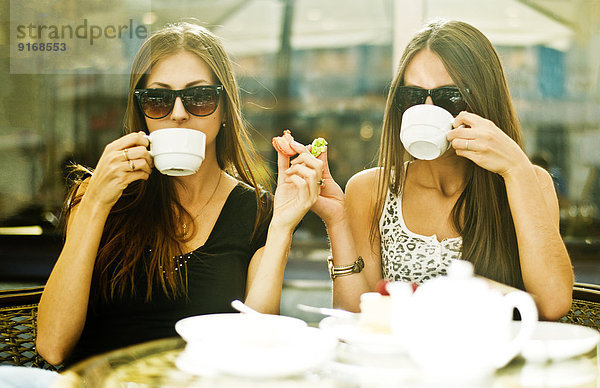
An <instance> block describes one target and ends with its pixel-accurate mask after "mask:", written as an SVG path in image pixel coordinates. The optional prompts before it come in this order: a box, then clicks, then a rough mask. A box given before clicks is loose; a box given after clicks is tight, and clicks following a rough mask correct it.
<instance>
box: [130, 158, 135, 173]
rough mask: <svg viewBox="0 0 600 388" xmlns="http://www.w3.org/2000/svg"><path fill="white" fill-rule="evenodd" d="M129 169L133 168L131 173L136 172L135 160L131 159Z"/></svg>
mask: <svg viewBox="0 0 600 388" xmlns="http://www.w3.org/2000/svg"><path fill="white" fill-rule="evenodd" d="M129 168H131V171H135V164H134V163H133V159H129Z"/></svg>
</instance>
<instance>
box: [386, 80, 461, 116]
mask: <svg viewBox="0 0 600 388" xmlns="http://www.w3.org/2000/svg"><path fill="white" fill-rule="evenodd" d="M463 91H464V92H465V93H470V90H469V89H463ZM428 96H431V99H432V100H433V104H434V105H437V106H439V107H441V108H444V109H446V110H447V111H448V112H450V114H452V116H455V117H456V116H458V114H459V113H460V112H462V111H463V110H466V109H467V102H466V101H465V98H464V97H463V94H462V92H461V90H460V89H459V88H457V87H456V86H442V87H441V88H435V89H423V88H418V87H415V86H399V87H398V89H397V90H396V95H395V97H394V103H395V105H396V108H398V110H399V111H400V113H401V114H402V113H404V111H405V110H407V109H408V108H410V107H411V106H413V105H419V104H424V103H425V100H427V97H428Z"/></svg>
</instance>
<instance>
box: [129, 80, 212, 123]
mask: <svg viewBox="0 0 600 388" xmlns="http://www.w3.org/2000/svg"><path fill="white" fill-rule="evenodd" d="M222 92H223V85H202V86H194V87H191V88H186V89H180V90H172V89H136V90H135V91H134V92H133V93H134V95H135V98H136V99H137V101H138V104H139V107H140V109H141V110H142V112H143V113H144V116H146V117H148V118H151V119H162V118H163V117H166V116H167V115H168V114H169V113H171V111H172V110H173V106H174V105H175V100H176V99H177V97H180V98H181V102H182V103H183V106H184V107H185V110H187V111H188V112H189V113H190V114H192V115H194V116H200V117H203V116H209V115H211V114H213V113H214V112H215V111H216V110H217V107H218V106H219V97H220V94H221V93H222Z"/></svg>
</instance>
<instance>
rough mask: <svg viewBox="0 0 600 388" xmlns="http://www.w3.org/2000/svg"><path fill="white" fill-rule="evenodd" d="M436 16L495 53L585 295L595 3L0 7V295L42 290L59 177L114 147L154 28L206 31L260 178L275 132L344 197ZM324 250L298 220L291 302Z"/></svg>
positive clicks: (598, 227) (599, 278)
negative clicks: (414, 43)
mask: <svg viewBox="0 0 600 388" xmlns="http://www.w3.org/2000/svg"><path fill="white" fill-rule="evenodd" d="M440 17H442V18H447V19H458V20H462V21H465V22H468V23H471V24H473V25H474V26H476V27H477V28H479V29H480V30H481V31H482V32H483V33H484V34H486V35H487V36H488V37H489V38H490V40H491V41H492V43H493V44H494V45H495V47H496V49H497V50H498V52H499V53H500V56H501V60H502V63H503V65H504V68H505V71H506V73H507V77H508V81H509V86H510V89H511V93H512V96H513V99H514V104H515V106H516V109H517V113H518V115H519V119H520V121H521V124H522V128H523V132H524V135H525V136H524V137H525V151H526V152H527V154H528V155H529V156H530V158H531V159H532V160H533V161H534V162H535V163H537V164H539V165H541V166H543V167H545V168H547V169H548V170H549V171H550V173H551V174H552V176H553V178H554V179H555V184H556V189H557V192H558V194H559V198H560V206H561V233H562V234H563V237H564V239H565V242H566V244H567V246H568V248H569V251H570V253H571V257H572V260H573V263H574V266H575V270H576V274H577V280H578V281H583V282H592V283H600V212H599V209H600V176H599V172H598V169H599V168H600V109H599V107H600V106H599V101H600V87H599V77H600V74H599V71H600V2H599V1H597V0H327V1H320V0H151V1H150V0H84V1H82V0H61V1H58V0H34V1H31V2H22V1H19V0H12V1H9V0H0V19H1V20H2V23H0V85H1V87H0V283H2V285H3V286H4V287H9V286H14V285H18V284H43V283H44V282H45V279H46V278H47V276H48V274H49V272H50V270H51V268H52V265H53V263H54V261H55V260H56V258H57V256H58V252H59V251H60V246H61V242H62V237H61V233H60V229H59V228H58V226H59V216H60V210H61V206H62V203H63V200H64V198H65V188H66V186H65V176H64V171H65V166H66V165H67V164H68V163H69V162H70V161H75V162H78V163H82V164H85V165H88V166H95V164H96V163H97V160H98V158H99V156H100V154H101V152H102V150H103V148H104V146H105V145H106V144H107V143H108V142H110V141H112V140H114V139H115V138H117V137H119V136H120V135H121V131H122V122H123V114H124V109H125V105H126V98H127V96H126V93H127V87H128V78H129V71H130V66H131V62H132V60H133V56H134V55H135V53H136V51H137V49H138V47H139V46H140V45H141V43H142V41H143V40H144V38H145V37H146V36H147V35H148V34H149V33H151V32H152V31H153V30H156V29H159V28H161V27H162V26H164V25H165V24H166V23H169V22H175V21H180V20H185V19H189V18H194V19H196V20H197V21H198V22H200V23H201V24H203V25H204V26H206V27H208V28H210V29H211V30H212V31H214V32H215V33H216V34H217V35H218V36H220V37H221V38H222V40H223V42H224V44H225V47H226V49H227V51H228V52H229V54H230V55H231V57H232V59H233V60H234V62H235V72H236V76H237V78H238V80H239V83H240V85H241V88H242V93H241V96H242V103H243V111H244V114H245V118H246V120H247V121H248V123H249V124H250V125H251V127H252V134H253V138H254V141H255V142H256V145H257V147H258V150H259V151H260V153H261V154H262V156H263V157H264V158H265V159H266V160H268V161H269V165H270V167H271V168H272V170H273V171H274V170H275V161H276V158H275V152H274V151H273V150H272V147H271V145H270V144H271V138H272V137H273V136H276V135H279V134H281V131H282V130H283V129H286V128H289V129H292V130H293V133H294V136H295V137H296V138H297V139H298V140H299V141H301V142H304V143H309V142H310V141H311V140H312V139H313V138H315V137H319V136H322V137H325V138H326V139H328V141H329V142H330V146H329V157H330V164H331V168H332V171H333V173H334V176H335V178H336V179H337V181H338V182H339V183H340V185H341V186H342V187H344V185H345V183H346V181H347V180H348V179H349V178H350V177H351V176H352V175H353V174H354V173H356V172H358V171H360V170H362V169H364V168H367V167H371V166H373V165H374V163H375V161H376V158H377V149H378V143H379V136H380V133H381V124H382V117H383V112H384V106H385V99H386V94H387V91H388V88H389V85H390V82H391V79H392V76H393V73H394V69H395V67H396V65H397V63H398V59H399V57H400V54H401V52H402V50H403V49H404V46H405V45H406V43H407V42H408V40H409V39H410V37H411V36H412V35H413V34H414V33H415V32H416V31H417V30H418V29H419V28H420V27H421V26H422V25H423V24H424V23H425V22H427V21H428V20H430V19H433V18H440ZM40 26H47V28H46V29H43V28H42V29H41V30H40V29H39V27H40ZM51 26H55V30H52V29H51ZM65 26H68V27H70V28H72V29H73V30H74V32H75V37H72V36H69V35H68V34H67V33H66V32H65ZM92 26H95V27H99V28H100V29H101V30H102V36H98V37H95V36H94V33H95V32H97V29H96V30H95V29H93V28H92ZM119 26H121V27H122V26H126V28H124V29H121V30H119V29H118V28H117V27H119ZM117 30H119V31H120V32H122V34H120V35H119V36H115V35H116V34H115V31H117ZM52 31H54V33H55V35H51V32H52ZM67 31H68V30H67ZM134 32H135V33H134ZM77 33H79V35H77ZM84 33H86V35H85V36H84ZM61 34H62V35H61ZM36 42H51V43H59V45H60V44H62V43H64V44H65V50H62V51H61V48H60V46H53V47H52V50H50V51H47V50H44V51H42V50H41V49H40V48H39V47H38V49H37V50H34V47H33V44H34V43H36ZM327 254H328V243H327V239H326V234H325V230H324V228H323V225H322V223H321V221H320V220H319V219H318V218H317V217H316V216H314V215H313V214H309V215H308V216H307V217H306V219H305V220H304V222H303V223H302V226H301V228H300V229H299V230H298V231H297V232H296V234H295V238H294V245H293V249H292V252H291V258H290V262H289V265H288V269H287V272H286V290H287V291H288V292H287V294H284V296H285V295H287V298H288V300H289V301H290V305H291V304H293V302H294V301H295V300H293V299H294V298H296V295H297V294H296V293H295V291H294V290H302V292H303V293H301V294H298V295H307V294H306V293H314V295H318V296H314V295H313V294H311V295H313V296H311V298H313V299H311V300H313V301H317V302H318V303H320V304H323V305H326V304H327V303H328V302H327V300H328V298H329V297H330V295H329V290H330V282H329V281H328V275H327V271H326V266H325V258H326V257H327ZM298 298H302V296H298ZM305 302H306V301H305ZM321 302H322V303H321ZM283 311H284V312H285V309H283Z"/></svg>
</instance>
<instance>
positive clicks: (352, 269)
mask: <svg viewBox="0 0 600 388" xmlns="http://www.w3.org/2000/svg"><path fill="white" fill-rule="evenodd" d="M327 267H328V268H329V276H330V277H331V280H334V279H335V278H337V277H340V276H346V275H352V274H354V273H360V272H361V271H362V270H363V268H365V262H364V260H363V258H362V257H361V256H358V259H356V261H355V262H354V264H350V265H343V266H341V267H336V266H334V265H333V257H331V256H329V257H328V258H327Z"/></svg>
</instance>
